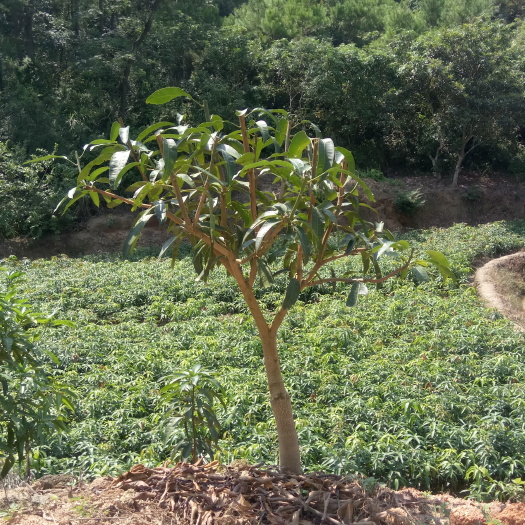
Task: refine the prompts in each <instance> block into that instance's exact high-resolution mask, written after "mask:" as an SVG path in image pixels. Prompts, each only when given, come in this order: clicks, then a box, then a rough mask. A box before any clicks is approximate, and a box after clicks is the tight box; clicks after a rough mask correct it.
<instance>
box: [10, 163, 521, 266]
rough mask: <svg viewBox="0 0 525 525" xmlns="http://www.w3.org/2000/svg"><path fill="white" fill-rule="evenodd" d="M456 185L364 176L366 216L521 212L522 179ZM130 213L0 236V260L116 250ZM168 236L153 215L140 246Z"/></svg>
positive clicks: (478, 219)
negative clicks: (74, 227)
mask: <svg viewBox="0 0 525 525" xmlns="http://www.w3.org/2000/svg"><path fill="white" fill-rule="evenodd" d="M460 181H461V184H460V185H459V186H458V187H457V188H452V187H451V186H450V183H449V182H448V181H447V182H443V181H438V180H436V179H433V178H431V177H428V176H427V177H406V178H392V179H386V180H384V181H379V182H378V181H374V180H371V179H366V182H367V184H369V186H370V188H371V189H372V192H373V193H374V195H375V199H376V201H375V203H373V206H374V207H375V209H376V210H377V213H373V212H369V213H368V219H369V220H373V221H384V222H385V225H386V226H387V228H388V229H390V230H392V231H399V230H403V229H411V228H418V229H420V228H430V227H433V226H436V227H447V226H451V225H453V224H455V223H458V222H464V223H467V224H481V223H486V222H494V221H498V220H511V219H520V218H524V217H525V182H517V181H516V180H513V179H509V178H504V177H498V176H496V175H492V176H491V177H490V178H488V177H485V176H482V175H479V174H469V173H463V174H462V177H461V179H460ZM414 190H419V191H420V193H421V195H422V198H423V199H424V201H425V202H424V204H423V205H422V206H421V207H419V208H417V209H416V210H415V212H414V213H413V214H406V213H402V212H400V211H399V210H398V209H396V200H397V199H398V197H399V195H400V194H403V193H405V194H406V193H410V192H411V191H414ZM134 220H135V217H134V215H133V214H131V213H129V212H123V211H121V208H117V209H115V210H105V209H103V210H101V214H100V215H99V216H97V217H94V218H92V219H90V220H89V221H88V222H86V223H85V224H83V225H80V226H79V230H78V231H73V232H69V233H63V234H61V235H55V236H46V237H43V238H41V239H36V240H31V239H11V240H6V239H1V238H0V259H1V258H5V257H9V256H10V255H15V256H16V257H18V258H22V257H27V258H29V259H36V258H42V257H44V258H47V257H51V256H54V255H61V254H64V255H67V256H69V257H78V256H82V255H87V254H93V253H103V252H118V251H120V250H122V246H123V243H124V240H125V239H126V236H127V234H128V231H129V229H130V227H131V225H132V224H133V221H134ZM167 238H168V235H167V234H166V232H165V229H164V228H163V227H159V225H158V224H156V223H155V220H154V219H152V220H151V221H150V222H149V223H148V225H147V226H146V228H145V230H144V234H143V235H142V237H141V240H140V241H139V246H145V247H158V248H159V249H160V246H162V244H163V243H164V242H165V241H166V240H167Z"/></svg>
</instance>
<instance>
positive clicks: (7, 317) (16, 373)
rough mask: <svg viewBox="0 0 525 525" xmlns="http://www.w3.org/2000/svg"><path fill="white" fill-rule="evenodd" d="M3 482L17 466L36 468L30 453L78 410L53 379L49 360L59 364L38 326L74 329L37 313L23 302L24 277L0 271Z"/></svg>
mask: <svg viewBox="0 0 525 525" xmlns="http://www.w3.org/2000/svg"><path fill="white" fill-rule="evenodd" d="M0 271H1V272H2V275H0V279H1V284H2V288H1V289H0V362H1V363H2V368H1V370H0V385H1V388H2V390H1V393H0V480H1V479H3V478H5V477H6V476H7V474H8V473H9V471H10V470H11V468H12V467H13V466H14V464H15V462H16V461H17V460H18V462H19V463H20V464H21V463H22V461H24V459H25V460H26V461H27V469H26V472H27V475H28V476H29V474H30V469H31V461H30V460H31V453H32V452H31V449H32V448H33V447H34V446H35V445H38V444H41V443H43V442H44V439H47V438H49V436H50V435H53V433H56V432H59V431H63V430H64V429H65V425H64V420H65V410H66V409H67V408H69V409H73V407H72V405H71V402H70V401H69V400H68V399H67V396H68V392H67V389H66V388H65V387H64V385H62V384H60V382H59V381H57V380H56V379H55V378H53V376H52V373H51V369H50V367H49V366H46V362H45V361H46V359H45V358H46V357H47V358H51V359H52V360H53V362H54V364H55V365H56V364H58V360H57V359H56V357H55V356H54V354H53V353H52V352H51V351H50V350H48V351H46V352H42V351H41V350H40V349H39V347H38V346H36V341H37V340H38V338H39V335H40V334H39V332H38V331H37V330H31V328H32V327H34V326H36V325H44V324H48V325H53V326H59V325H69V326H71V323H69V322H67V321H57V320H53V319H52V317H51V316H44V315H43V314H40V313H37V312H36V311H35V310H34V309H33V308H32V306H31V304H30V303H29V302H28V301H27V300H25V299H23V298H22V297H21V294H20V292H19V288H20V286H21V285H22V282H23V274H22V273H21V272H19V271H16V270H13V271H10V270H8V269H7V268H4V267H2V266H0Z"/></svg>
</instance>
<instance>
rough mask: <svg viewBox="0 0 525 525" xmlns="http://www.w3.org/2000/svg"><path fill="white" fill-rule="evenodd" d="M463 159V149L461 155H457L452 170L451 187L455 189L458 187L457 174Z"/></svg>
mask: <svg viewBox="0 0 525 525" xmlns="http://www.w3.org/2000/svg"><path fill="white" fill-rule="evenodd" d="M464 158H465V148H463V149H462V150H461V153H459V154H458V160H457V162H456V167H455V168H454V177H453V178H452V187H453V188H455V187H456V186H457V185H458V178H459V172H460V170H461V164H463V159H464Z"/></svg>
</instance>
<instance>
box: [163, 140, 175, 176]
mask: <svg viewBox="0 0 525 525" xmlns="http://www.w3.org/2000/svg"><path fill="white" fill-rule="evenodd" d="M162 143H163V145H164V154H163V159H164V177H163V180H166V179H167V178H168V177H169V176H170V175H171V172H172V171H173V166H175V162H176V161H177V157H178V155H179V152H178V149H177V143H176V142H175V141H174V140H173V139H165V138H163V139H162Z"/></svg>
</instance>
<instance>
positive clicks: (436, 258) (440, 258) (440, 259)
mask: <svg viewBox="0 0 525 525" xmlns="http://www.w3.org/2000/svg"><path fill="white" fill-rule="evenodd" d="M426 253H427V255H428V256H429V257H430V261H431V262H432V263H434V264H438V265H440V266H443V267H444V268H450V263H449V262H448V259H447V258H446V257H445V256H444V255H443V254H442V253H440V252H436V251H434V250H426Z"/></svg>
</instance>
